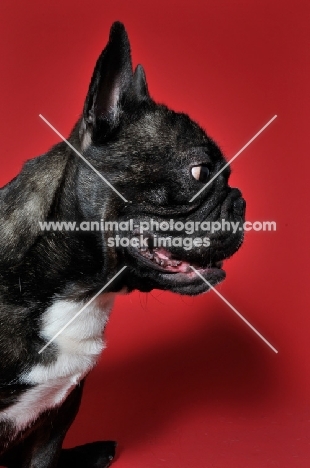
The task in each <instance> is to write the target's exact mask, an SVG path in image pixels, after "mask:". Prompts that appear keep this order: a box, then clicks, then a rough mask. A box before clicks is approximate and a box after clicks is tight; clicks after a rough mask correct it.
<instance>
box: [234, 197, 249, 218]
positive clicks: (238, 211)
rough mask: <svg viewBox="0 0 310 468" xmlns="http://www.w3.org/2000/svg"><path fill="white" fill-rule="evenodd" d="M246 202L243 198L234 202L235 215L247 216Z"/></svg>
mask: <svg viewBox="0 0 310 468" xmlns="http://www.w3.org/2000/svg"><path fill="white" fill-rule="evenodd" d="M245 206H246V203H245V200H244V199H243V198H241V197H240V198H237V200H234V213H235V215H236V216H240V217H242V218H243V217H244V215H245Z"/></svg>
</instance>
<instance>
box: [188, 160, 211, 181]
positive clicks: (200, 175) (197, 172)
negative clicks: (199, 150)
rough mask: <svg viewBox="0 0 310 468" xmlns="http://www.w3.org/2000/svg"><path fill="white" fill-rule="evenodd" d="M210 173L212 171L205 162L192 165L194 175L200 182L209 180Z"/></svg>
mask: <svg viewBox="0 0 310 468" xmlns="http://www.w3.org/2000/svg"><path fill="white" fill-rule="evenodd" d="M209 175H210V171H209V169H208V167H207V166H206V165H205V164H201V165H200V166H194V167H192V176H193V177H194V179H196V180H198V181H199V182H207V180H208V178H209Z"/></svg>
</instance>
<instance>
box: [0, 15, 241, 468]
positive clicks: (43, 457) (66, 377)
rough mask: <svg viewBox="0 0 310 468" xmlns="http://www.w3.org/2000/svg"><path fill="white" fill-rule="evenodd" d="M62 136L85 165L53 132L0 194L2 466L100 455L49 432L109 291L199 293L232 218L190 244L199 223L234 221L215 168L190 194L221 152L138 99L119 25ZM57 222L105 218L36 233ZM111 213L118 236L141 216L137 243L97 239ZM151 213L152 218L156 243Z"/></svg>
mask: <svg viewBox="0 0 310 468" xmlns="http://www.w3.org/2000/svg"><path fill="white" fill-rule="evenodd" d="M68 141H69V142H70V144H71V145H72V146H73V147H74V148H75V149H76V150H77V151H78V152H79V153H80V154H81V155H83V157H84V158H85V159H86V160H87V161H88V162H89V163H90V165H91V167H90V165H88V164H86V163H85V160H83V159H82V158H80V157H79V156H78V155H77V154H76V153H75V152H74V151H73V149H72V148H70V147H69V146H68V145H67V143H66V142H61V143H59V144H57V145H56V146H54V147H53V148H52V149H51V150H50V151H48V152H47V153H46V154H44V155H42V156H39V157H37V158H34V159H32V160H30V161H28V162H27V163H26V164H25V165H24V167H23V169H22V171H21V172H20V174H19V175H18V176H17V177H16V178H15V179H13V180H12V181H11V182H10V183H9V184H7V185H6V186H5V187H4V188H2V189H1V191H0V214H1V221H0V245H1V248H0V323H1V329H0V368H1V370H0V464H1V465H3V466H7V467H9V468H26V467H27V468H28V467H35V468H54V467H55V468H56V467H57V468H60V467H61V468H65V467H66V468H69V467H75V468H79V467H80V468H87V467H89V468H95V467H102V468H104V467H107V466H109V464H110V463H111V461H112V460H113V457H114V454H115V443H114V442H112V441H107V442H94V443H90V444H86V445H84V446H80V447H75V448H72V449H62V442H63V439H64V437H65V435H66V432H67V430H68V429H69V427H70V425H71V423H72V421H73V419H74V417H75V415H76V413H77V411H78V407H79V404H80V399H81V395H82V389H83V381H84V378H85V376H86V375H87V373H88V372H89V371H90V370H91V369H92V367H93V366H94V365H95V363H96V359H97V357H98V356H99V354H100V352H101V351H102V349H103V347H104V344H103V340H102V332H103V330H104V327H105V324H106V322H107V320H108V317H109V313H110V310H111V307H112V304H113V299H114V297H115V295H116V294H117V293H119V292H121V291H125V292H130V291H132V290H134V289H138V290H140V291H150V290H151V289H153V288H158V289H162V290H170V291H173V292H176V293H180V294H189V295H195V294H199V293H202V292H204V291H207V290H208V289H209V285H208V283H209V284H211V285H215V284H217V283H218V282H220V281H221V280H223V279H224V277H225V273H224V271H223V270H222V262H223V260H225V259H226V258H228V257H230V256H231V255H233V254H234V253H235V252H236V251H237V249H238V248H239V247H240V245H241V243H242V238H243V232H242V228H240V229H239V230H236V231H235V232H234V233H232V232H231V231H230V230H227V231H215V232H213V233H212V232H211V233H209V234H208V243H206V242H204V239H205V238H206V232H205V230H203V229H202V227H201V223H202V222H203V221H208V222H215V221H219V222H221V221H222V220H226V221H227V222H232V221H233V222H240V225H242V223H243V219H244V218H243V217H244V200H243V199H242V197H241V193H240V191H239V190H238V189H235V188H230V187H229V185H228V178H229V174H230V171H229V168H228V167H226V168H225V169H224V170H223V171H221V172H220V174H219V175H218V176H217V177H216V178H214V180H213V181H212V182H211V183H210V184H209V185H208V187H206V189H205V190H203V191H201V193H199V195H198V196H196V197H195V199H194V200H193V201H190V200H191V198H192V197H194V196H195V195H196V194H197V193H198V192H199V191H200V190H201V189H202V188H203V187H204V185H205V184H206V183H207V182H208V180H211V179H212V178H213V177H214V176H215V175H216V174H217V173H218V172H219V171H220V170H221V168H223V166H224V165H225V164H226V162H225V159H224V157H223V155H222V153H221V151H220V149H219V148H218V146H217V145H216V144H215V143H214V142H213V141H212V140H211V139H210V138H209V137H208V136H207V135H206V133H205V132H204V130H202V129H201V128H200V127H199V126H198V124H196V123H195V122H193V121H192V120H191V119H190V118H189V117H188V116H187V115H185V114H181V113H175V112H173V111H172V110H170V109H168V108H167V107H166V106H164V105H159V104H157V103H155V102H154V101H153V100H152V98H151V97H150V95H149V91H148V87H147V82H146V78H145V74H144V70H143V68H142V67H141V66H140V65H138V67H137V68H136V69H135V71H134V72H133V70H132V63H131V56H130V46H129V41H128V37H127V34H126V31H125V29H124V27H123V25H122V24H121V23H118V22H117V23H114V24H113V26H112V28H111V32H110V38H109V41H108V44H107V46H106V47H105V49H104V50H103V52H102V54H101V55H100V57H99V59H98V61H97V64H96V67H95V70H94V73H93V77H92V79H91V83H90V87H89V91H88V94H87V97H86V100H85V105H84V109H83V113H82V115H81V118H80V119H79V121H78V122H77V123H76V125H75V126H74V128H73V130H72V132H71V134H70V136H69V138H68ZM93 169H95V170H96V171H97V173H96V171H94V170H93ZM98 173H100V174H101V175H102V176H103V177H104V178H105V180H106V181H108V182H109V184H111V185H108V184H106V183H105V182H104V181H103V180H102V178H100V177H99V176H98ZM111 186H112V187H113V188H114V189H115V190H114V189H112V188H111ZM116 191H117V192H116ZM119 194H121V195H122V196H120V195H119ZM124 200H127V201H124ZM171 219H174V220H175V221H178V222H179V223H183V224H184V225H185V224H186V223H189V222H191V223H194V226H195V227H196V228H195V232H192V233H190V234H188V233H184V232H178V238H181V240H182V239H183V238H184V236H186V237H187V238H190V239H191V240H192V245H191V248H184V245H183V244H182V242H175V243H171V242H170V243H169V242H168V239H171V238H172V239H173V236H175V235H176V233H175V231H174V230H173V229H172V227H171V224H169V223H170V221H171ZM63 220H68V221H71V222H73V221H74V222H76V223H77V225H78V223H81V222H82V221H84V220H88V221H94V222H95V221H99V220H104V221H105V222H107V223H108V224H107V225H108V226H110V228H109V229H104V230H95V231H87V232H86V231H82V230H78V229H76V230H75V231H70V232H69V231H66V230H58V231H57V230H42V223H43V222H50V221H52V222H57V221H63ZM150 220H152V223H153V224H152V223H150ZM115 221H117V222H119V223H121V222H123V223H124V224H123V225H125V226H126V223H127V226H128V229H127V230H126V229H125V230H122V231H120V232H119V236H120V239H125V238H126V239H127V240H129V241H133V240H137V239H138V238H139V237H141V236H140V234H141V230H139V229H137V226H139V225H141V223H144V226H145V225H146V224H145V223H149V226H150V227H149V228H148V229H144V230H143V233H142V243H140V244H139V243H135V242H129V243H128V246H127V244H125V243H122V242H119V243H113V242H112V243H111V242H110V240H111V237H113V235H114V234H115V233H114V232H113V228H112V226H113V222H115ZM40 223H41V224H40ZM109 223H110V224H109ZM154 223H159V224H160V223H165V224H164V226H166V227H165V232H162V233H161V236H162V237H163V239H164V240H166V241H167V242H166V243H165V244H164V246H162V245H161V246H159V245H158V244H157V243H156V232H155V231H154V229H153V228H152V226H154ZM179 225H180V224H179ZM162 226H163V224H162ZM167 226H168V228H167ZM197 239H198V240H197ZM199 239H200V240H199ZM124 245H125V246H124ZM124 266H126V268H125V269H124V271H123V272H122V273H121V274H119V275H117V274H118V273H119V272H120V270H121V269H122V268H123V267H124ZM191 267H194V269H195V270H196V272H197V271H198V273H199V275H197V274H196V272H195V270H193V269H192V268H191ZM200 275H201V276H200ZM114 277H115V278H114ZM201 277H202V278H201ZM112 278H114V279H113V281H111V279H112ZM203 279H205V280H206V281H207V283H206V282H205V281H203ZM109 282H110V283H109ZM107 283H109V285H108V286H107V287H106V289H105V290H104V291H103V292H102V294H99V295H98V292H99V291H101V289H102V288H103V286H104V285H106V284H107ZM96 295H97V296H96ZM94 296H96V298H95V300H92V298H94ZM88 302H89V305H88V306H87V307H84V306H85V305H86V304H87V303H88ZM83 307H84V309H83V311H82V313H80V314H78V312H79V311H81V309H82V308H83ZM70 321H71V323H69V325H68V322H70ZM61 330H62V331H61ZM60 331H61V333H59V332H60ZM47 345H48V346H47ZM42 348H44V350H43V351H42Z"/></svg>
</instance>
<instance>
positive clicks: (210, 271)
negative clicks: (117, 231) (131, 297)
mask: <svg viewBox="0 0 310 468" xmlns="http://www.w3.org/2000/svg"><path fill="white" fill-rule="evenodd" d="M130 257H131V261H130V264H131V272H130V274H129V275H128V278H127V281H128V283H127V286H128V287H129V288H130V289H138V290H140V291H144V292H148V291H151V290H152V289H161V290H169V291H172V292H175V293H178V294H185V295H197V294H201V293H203V292H206V291H208V290H209V289H210V285H211V286H215V285H216V284H218V283H220V282H221V281H223V280H224V279H225V277H226V274H225V271H224V270H223V269H222V266H223V261H221V260H219V261H216V262H211V263H209V264H208V265H201V264H199V263H198V262H197V260H193V262H191V261H190V260H188V259H186V260H184V259H181V258H177V257H175V256H174V255H173V254H172V253H171V251H170V250H168V249H166V248H162V247H160V248H153V249H147V248H143V249H139V248H132V249H130ZM201 277H202V278H204V280H205V281H204V280H203V279H202V278H201Z"/></svg>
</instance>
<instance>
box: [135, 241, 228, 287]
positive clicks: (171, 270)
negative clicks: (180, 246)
mask: <svg viewBox="0 0 310 468" xmlns="http://www.w3.org/2000/svg"><path fill="white" fill-rule="evenodd" d="M141 240H142V241H144V242H142V245H139V246H138V247H137V248H135V249H133V250H134V252H133V253H134V255H135V256H136V257H138V259H139V260H140V262H142V263H143V264H144V265H145V266H147V267H149V268H152V269H153V270H157V271H158V272H159V273H167V274H170V275H172V276H173V275H176V276H180V278H181V277H183V278H185V277H186V278H187V279H190V278H194V277H195V276H196V273H195V271H194V270H196V271H198V272H199V273H202V274H203V275H204V276H205V275H206V274H208V273H211V272H212V273H215V272H216V271H221V272H222V273H223V270H221V269H222V266H223V260H220V261H219V260H217V261H209V262H208V264H207V265H205V264H202V263H201V264H199V262H197V260H196V261H190V260H188V259H186V260H185V259H184V258H181V257H179V256H178V255H176V254H175V253H173V252H172V251H170V250H169V249H168V248H167V247H157V246H155V245H154V237H153V235H152V234H150V233H148V234H147V236H146V237H144V238H143V239H141ZM177 274H179V275H177Z"/></svg>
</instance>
